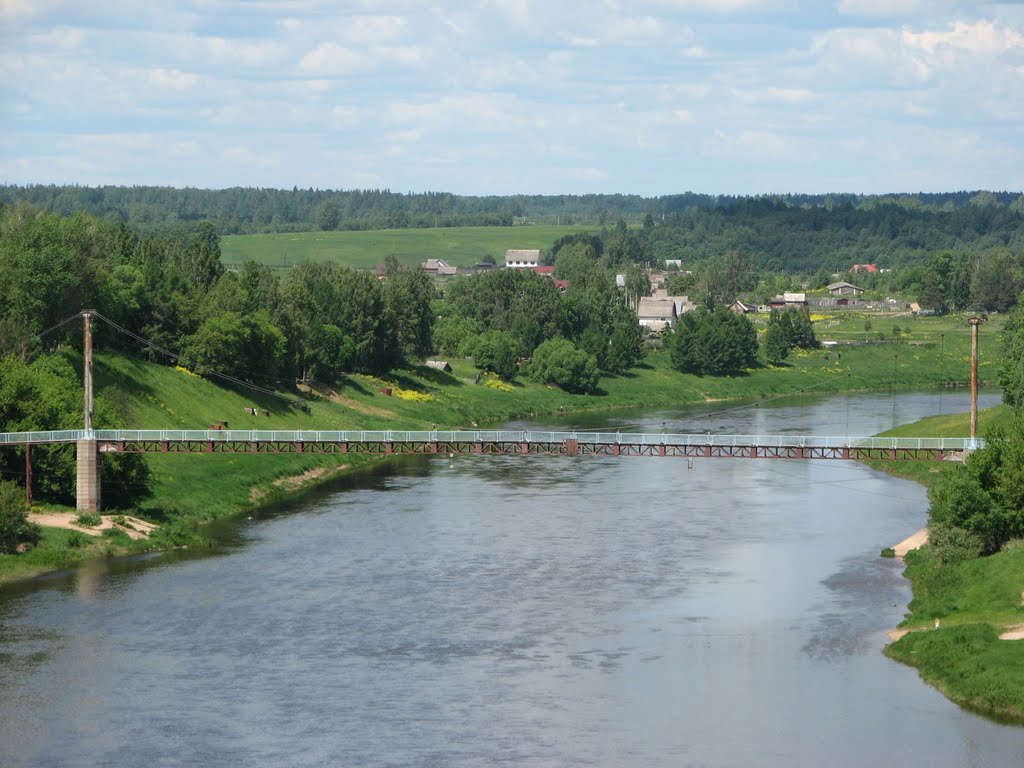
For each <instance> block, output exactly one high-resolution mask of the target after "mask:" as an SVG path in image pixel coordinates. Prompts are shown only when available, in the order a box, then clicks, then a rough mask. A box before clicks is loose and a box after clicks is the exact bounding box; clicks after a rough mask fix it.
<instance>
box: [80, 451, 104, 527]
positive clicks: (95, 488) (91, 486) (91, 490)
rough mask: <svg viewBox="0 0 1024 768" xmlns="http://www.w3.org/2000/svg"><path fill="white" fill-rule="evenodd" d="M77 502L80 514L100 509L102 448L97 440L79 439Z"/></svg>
mask: <svg viewBox="0 0 1024 768" xmlns="http://www.w3.org/2000/svg"><path fill="white" fill-rule="evenodd" d="M76 447H77V449H78V472H77V478H76V479H77V483H76V491H75V494H76V503H75V506H76V508H77V509H78V513H79V514H97V513H99V511H100V450H99V443H97V441H96V440H79V441H78V442H77V443H76Z"/></svg>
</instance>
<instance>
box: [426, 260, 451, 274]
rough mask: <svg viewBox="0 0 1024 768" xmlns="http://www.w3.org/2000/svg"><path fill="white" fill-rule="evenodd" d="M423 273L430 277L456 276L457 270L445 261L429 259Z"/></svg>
mask: <svg viewBox="0 0 1024 768" xmlns="http://www.w3.org/2000/svg"><path fill="white" fill-rule="evenodd" d="M423 271H424V272H426V273H427V274H428V275H454V274H455V271H456V270H455V267H453V266H451V265H450V264H448V262H447V261H445V260H444V259H427V260H426V261H425V262H423Z"/></svg>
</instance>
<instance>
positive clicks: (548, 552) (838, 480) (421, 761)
mask: <svg viewBox="0 0 1024 768" xmlns="http://www.w3.org/2000/svg"><path fill="white" fill-rule="evenodd" d="M966 407H967V399H966V396H965V395H950V394H944V395H939V394H917V395H901V396H898V397H896V398H893V397H891V396H884V395H851V396H848V397H847V396H839V397H831V398H826V399H814V400H811V399H807V400H789V401H778V402H776V403H772V404H770V405H762V406H761V407H758V408H747V409H741V410H727V409H725V408H722V409H720V410H721V411H723V412H718V413H715V412H712V411H711V410H710V409H703V410H690V411H685V412H667V411H666V412H658V413H653V414H651V413H648V414H645V415H642V416H629V417H618V418H612V419H609V418H607V417H604V418H601V419H592V420H591V422H590V423H587V422H584V421H582V420H579V419H577V420H576V421H575V422H574V425H575V426H577V427H580V428H585V427H590V426H595V427H596V426H598V425H601V426H603V427H604V428H606V429H607V428H608V427H609V426H610V427H611V428H616V427H619V428H621V429H623V431H627V430H648V431H660V430H661V429H663V428H664V429H665V430H667V431H669V432H703V431H706V430H711V431H714V432H718V433H729V432H754V433H761V434H765V433H780V432H800V431H802V432H807V433H812V434H833V435H836V434H839V435H842V434H849V435H861V434H872V433H876V432H878V431H881V430H883V429H887V428H889V427H891V426H893V425H894V424H899V423H906V422H910V421H913V420H915V419H917V418H919V417H921V416H925V415H929V414H933V413H938V412H940V411H943V412H946V413H949V412H952V411H954V410H965V409H966ZM534 426H535V427H536V428H544V427H546V426H554V427H558V428H565V426H566V424H565V423H562V424H550V425H549V424H543V425H534ZM201 460H202V457H196V456H192V457H184V456H183V457H182V461H201ZM267 461H273V458H272V457H268V458H267ZM926 507H927V502H926V498H925V494H924V491H923V489H922V488H921V487H919V486H918V485H916V484H914V483H911V482H907V481H902V480H896V479H892V478H890V477H887V476H884V475H881V474H879V473H877V472H874V471H872V470H870V469H868V468H866V467H864V466H862V465H860V464H857V463H854V462H841V461H832V462H827V461H804V462H801V461H770V460H750V459H746V460H743V459H708V460H704V459H696V460H694V462H693V466H692V468H690V467H689V465H688V462H687V460H686V459H673V458H665V459H657V458H618V459H615V458H594V457H577V458H573V459H566V458H544V457H529V458H519V457H468V456H467V457H457V458H456V459H455V460H454V461H453V462H451V463H450V462H449V461H448V460H447V459H445V458H442V457H438V458H434V459H421V460H410V461H403V462H399V463H396V464H394V465H392V466H390V467H389V468H387V469H386V470H384V471H380V472H378V473H375V474H373V475H371V476H367V477H363V478H361V479H358V480H349V481H346V483H345V484H344V486H339V487H336V488H334V489H332V490H331V491H329V492H325V493H323V494H322V495H320V496H318V497H317V498H315V499H311V500H308V501H307V502H305V503H303V504H302V505H301V506H298V507H295V508H292V509H289V510H287V511H283V510H279V511H277V512H276V513H273V514H266V515H263V516H260V517H259V518H257V519H255V520H248V521H247V520H241V521H237V522H235V523H232V524H229V525H224V526H221V527H220V528H219V529H218V536H220V538H221V540H222V541H223V547H222V548H221V549H220V550H218V551H216V552H215V553H213V554H206V555H203V556H199V555H192V554H190V553H174V554H166V555H161V556H156V557H149V558H142V559H132V560H118V561H113V562H100V563H92V564H90V565H87V566H85V567H83V568H82V569H80V570H78V571H76V572H73V573H66V574H60V575H57V576H51V577H48V578H45V579H41V580H37V581H34V582H32V583H31V584H28V585H21V586H18V587H12V588H6V589H5V590H3V591H2V592H0V765H2V766H4V767H5V768H13V767H16V766H90V767H91V766H118V767H121V766H129V767H130V766H268V767H269V766H274V767H275V768H276V767H278V766H493V765H496V764H504V765H510V766H576V765H578V766H638V767H644V768H646V767H650V766H689V765H694V766H885V765H899V766H917V765H927V766H929V768H939V767H940V766H978V767H984V766H1022V765H1024V728H1016V727H1010V726H1004V725H1000V724H997V723H994V722H990V721H988V720H986V719H984V718H981V717H978V716H976V715H973V714H971V713H969V712H965V711H963V710H961V709H959V708H957V707H956V706H954V705H953V704H951V703H950V702H948V701H947V700H946V699H945V698H943V697H942V696H941V695H940V694H939V693H938V692H937V691H935V690H934V689H932V688H931V687H929V686H928V685H925V684H924V683H923V682H921V681H920V679H919V678H918V676H917V673H916V671H915V670H913V669H910V668H908V667H905V666H902V665H900V664H898V663H896V662H893V661H890V660H888V659H886V658H885V657H884V656H883V655H882V653H881V650H882V647H883V645H884V643H885V640H886V638H885V632H886V630H888V629H890V628H892V627H894V626H896V624H897V623H898V622H899V621H900V620H901V619H902V617H903V614H904V611H905V609H906V604H907V602H908V601H909V600H910V591H909V588H908V586H907V584H906V582H905V581H904V580H903V578H902V577H901V565H900V563H899V562H897V561H893V560H887V559H883V558H881V557H879V551H880V550H881V549H882V548H883V547H886V546H890V545H892V544H895V543H896V542H898V541H900V540H901V539H903V538H904V537H905V536H907V535H909V534H910V533H913V532H914V531H915V530H917V529H918V528H920V527H921V526H922V525H923V524H924V522H925V513H926Z"/></svg>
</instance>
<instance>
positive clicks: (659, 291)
mask: <svg viewBox="0 0 1024 768" xmlns="http://www.w3.org/2000/svg"><path fill="white" fill-rule="evenodd" d="M651 298H652V299H657V300H658V301H672V302H675V305H676V317H679V315H682V314H684V313H686V312H693V310H695V309H696V308H697V305H696V304H694V303H693V302H692V301H690V297H689V296H669V295H668V291H667V290H666V289H664V288H655V289H654V290H653V291H652V292H651Z"/></svg>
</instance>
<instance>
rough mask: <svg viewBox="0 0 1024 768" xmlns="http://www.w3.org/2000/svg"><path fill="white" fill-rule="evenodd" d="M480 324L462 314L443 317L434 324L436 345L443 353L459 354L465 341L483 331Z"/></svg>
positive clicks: (438, 350)
mask: <svg viewBox="0 0 1024 768" xmlns="http://www.w3.org/2000/svg"><path fill="white" fill-rule="evenodd" d="M481 330H482V329H481V327H480V324H479V323H478V322H477V321H476V320H473V319H472V318H468V317H462V316H461V315H448V316H447V317H442V318H440V319H439V320H438V321H437V324H436V325H435V326H434V346H435V348H436V351H437V352H438V353H440V354H442V355H457V354H459V349H460V348H461V347H462V344H463V342H465V341H466V339H468V338H470V337H471V336H478V335H479V334H480V332H481Z"/></svg>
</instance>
